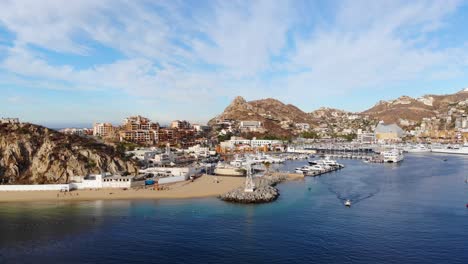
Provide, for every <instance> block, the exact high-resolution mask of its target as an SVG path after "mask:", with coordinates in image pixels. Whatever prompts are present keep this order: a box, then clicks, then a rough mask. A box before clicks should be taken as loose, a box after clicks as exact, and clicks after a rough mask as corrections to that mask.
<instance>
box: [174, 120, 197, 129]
mask: <svg viewBox="0 0 468 264" xmlns="http://www.w3.org/2000/svg"><path fill="white" fill-rule="evenodd" d="M170 128H177V129H191V128H192V125H190V123H189V122H188V121H186V120H174V121H172V122H171V125H170Z"/></svg>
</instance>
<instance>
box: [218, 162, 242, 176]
mask: <svg viewBox="0 0 468 264" xmlns="http://www.w3.org/2000/svg"><path fill="white" fill-rule="evenodd" d="M245 172H246V171H245V169H243V168H239V167H235V166H232V165H228V164H223V163H218V165H216V168H215V170H214V173H215V174H216V175H219V176H239V177H242V176H245Z"/></svg>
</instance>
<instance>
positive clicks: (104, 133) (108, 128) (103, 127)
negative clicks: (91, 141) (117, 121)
mask: <svg viewBox="0 0 468 264" xmlns="http://www.w3.org/2000/svg"><path fill="white" fill-rule="evenodd" d="M116 130H117V128H115V127H114V126H113V125H112V124H111V123H94V124H93V136H98V137H109V136H111V135H112V134H113V133H114V132H115V131H116Z"/></svg>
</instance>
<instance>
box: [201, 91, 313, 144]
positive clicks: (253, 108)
mask: <svg viewBox="0 0 468 264" xmlns="http://www.w3.org/2000/svg"><path fill="white" fill-rule="evenodd" d="M226 119H228V120H235V121H237V122H240V121H261V122H262V123H263V127H264V128H265V129H266V130H267V131H268V132H270V133H271V134H275V135H279V136H286V135H289V134H291V130H290V127H291V126H293V125H294V124H295V123H307V124H310V125H313V124H314V122H313V120H312V118H311V116H310V115H309V114H307V113H305V112H303V111H302V110H300V109H299V108H297V107H295V106H294V105H291V104H284V103H282V102H280V101H278V100H276V99H272V98H268V99H261V100H255V101H249V102H247V101H246V100H245V99H244V98H242V97H240V96H238V97H236V98H235V99H234V100H233V101H232V102H231V104H230V105H229V106H228V107H226V109H225V110H224V111H223V112H222V113H221V114H220V115H218V116H216V117H215V118H213V119H212V120H210V122H208V124H209V125H211V126H213V125H214V124H216V121H217V120H226Z"/></svg>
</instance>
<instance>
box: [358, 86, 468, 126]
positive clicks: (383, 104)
mask: <svg viewBox="0 0 468 264" xmlns="http://www.w3.org/2000/svg"><path fill="white" fill-rule="evenodd" d="M466 100H468V88H467V89H463V90H461V91H460V92H458V93H455V94H448V95H424V96H422V97H420V98H412V97H409V96H401V97H399V98H397V99H395V100H390V101H380V102H378V103H377V104H376V105H375V106H373V107H372V108H370V109H368V110H366V111H363V112H362V113H361V114H364V115H369V116H370V117H372V118H373V119H376V120H383V121H384V122H385V123H399V124H401V125H403V126H405V125H408V124H411V123H417V122H420V121H421V120H422V119H423V118H430V117H436V116H440V115H441V114H445V113H447V112H448V111H449V110H450V108H452V107H457V105H459V104H460V103H463V102H465V101H466Z"/></svg>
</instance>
